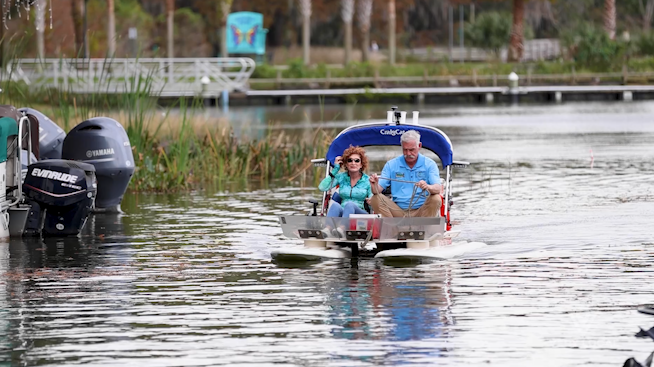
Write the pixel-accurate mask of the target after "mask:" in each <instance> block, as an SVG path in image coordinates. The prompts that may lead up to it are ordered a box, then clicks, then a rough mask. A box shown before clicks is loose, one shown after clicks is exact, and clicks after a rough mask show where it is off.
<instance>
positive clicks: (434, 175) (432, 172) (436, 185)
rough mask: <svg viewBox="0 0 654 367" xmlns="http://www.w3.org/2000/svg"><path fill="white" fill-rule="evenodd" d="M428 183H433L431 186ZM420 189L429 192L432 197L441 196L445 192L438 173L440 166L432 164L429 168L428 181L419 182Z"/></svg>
mask: <svg viewBox="0 0 654 367" xmlns="http://www.w3.org/2000/svg"><path fill="white" fill-rule="evenodd" d="M427 182H432V184H429V183H427ZM418 187H420V188H421V189H423V190H426V191H428V192H429V194H430V195H440V193H441V192H442V190H443V186H442V185H441V177H440V175H439V173H438V166H437V165H436V162H433V161H432V162H430V164H429V166H428V168H427V181H420V182H418Z"/></svg>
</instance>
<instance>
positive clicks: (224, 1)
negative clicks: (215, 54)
mask: <svg viewBox="0 0 654 367" xmlns="http://www.w3.org/2000/svg"><path fill="white" fill-rule="evenodd" d="M231 8H232V0H221V2H220V57H229V51H228V50H227V17H229V13H230V12H231Z"/></svg>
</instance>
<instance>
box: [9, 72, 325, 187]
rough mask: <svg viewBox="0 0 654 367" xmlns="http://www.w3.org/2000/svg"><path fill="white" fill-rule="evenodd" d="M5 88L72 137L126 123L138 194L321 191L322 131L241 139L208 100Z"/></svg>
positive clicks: (20, 103) (273, 132) (18, 101)
mask: <svg viewBox="0 0 654 367" xmlns="http://www.w3.org/2000/svg"><path fill="white" fill-rule="evenodd" d="M0 88H2V90H3V92H2V93H0V104H10V105H13V106H15V107H18V108H20V107H31V108H34V109H36V110H39V111H40V112H42V113H44V114H45V115H46V116H48V117H50V119H51V120H53V121H55V122H56V123H57V124H58V125H59V126H60V127H61V128H62V129H64V131H66V132H68V131H70V129H72V128H73V127H74V126H76V125H77V124H79V123H80V122H82V121H84V120H86V119H88V118H92V117H96V116H106V117H110V118H113V119H115V120H117V121H118V122H120V123H121V124H122V125H123V127H124V128H125V130H126V131H127V135H128V137H129V140H130V143H131V146H132V153H133V154H134V161H135V164H136V170H135V172H134V176H133V177H132V179H131V181H130V184H129V187H128V191H131V192H162V193H170V192H180V191H189V190H198V189H203V188H206V187H218V188H219V187H221V186H223V185H224V184H226V183H228V182H230V181H231V182H234V181H244V180H260V181H262V182H266V181H270V180H289V181H290V180H300V181H301V184H302V186H304V185H305V184H304V183H305V182H307V180H311V181H310V182H309V183H307V184H308V185H314V182H313V181H315V179H316V177H317V175H315V173H316V171H317V170H316V169H315V168H313V165H312V164H311V159H313V158H316V157H321V156H324V155H325V154H326V151H327V148H328V147H329V144H330V142H331V138H332V136H331V135H332V134H331V133H330V132H328V131H325V130H323V129H320V128H317V129H316V130H315V131H314V132H313V133H312V135H311V137H310V138H309V139H305V140H298V139H297V138H296V137H294V136H291V135H289V134H287V133H285V132H283V131H278V130H273V129H269V130H268V131H267V132H266V134H265V136H264V137H263V138H260V139H249V138H248V137H240V138H237V137H236V136H235V135H234V133H233V130H232V128H231V127H230V125H229V123H228V122H227V121H225V120H221V119H217V118H211V117H209V116H208V115H207V114H206V110H205V108H204V104H203V101H202V100H200V99H193V100H187V99H179V100H178V101H176V102H175V103H173V104H171V105H169V106H167V107H166V109H165V110H162V108H161V107H160V106H157V98H156V97H153V96H151V95H149V93H147V92H143V91H141V92H135V93H126V94H123V95H120V96H107V95H101V94H97V95H74V94H69V93H66V92H61V91H56V90H41V91H34V90H29V89H28V88H27V87H26V86H25V85H20V84H15V83H6V82H3V83H0ZM35 101H37V102H36V103H35ZM173 109H175V110H176V111H175V113H170V112H171V110H173ZM316 184H317V183H316Z"/></svg>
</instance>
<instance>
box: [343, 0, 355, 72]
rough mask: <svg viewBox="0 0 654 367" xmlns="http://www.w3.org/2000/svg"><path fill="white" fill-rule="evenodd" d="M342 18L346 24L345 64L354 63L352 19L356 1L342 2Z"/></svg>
mask: <svg viewBox="0 0 654 367" xmlns="http://www.w3.org/2000/svg"><path fill="white" fill-rule="evenodd" d="M341 6H342V7H341V18H343V23H344V24H345V64H346V65H347V64H349V63H350V62H351V61H352V18H353V17H354V0H342V3H341Z"/></svg>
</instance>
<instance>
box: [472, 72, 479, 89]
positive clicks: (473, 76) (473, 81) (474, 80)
mask: <svg viewBox="0 0 654 367" xmlns="http://www.w3.org/2000/svg"><path fill="white" fill-rule="evenodd" d="M472 85H474V86H475V87H478V86H479V84H478V83H477V69H472Z"/></svg>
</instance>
